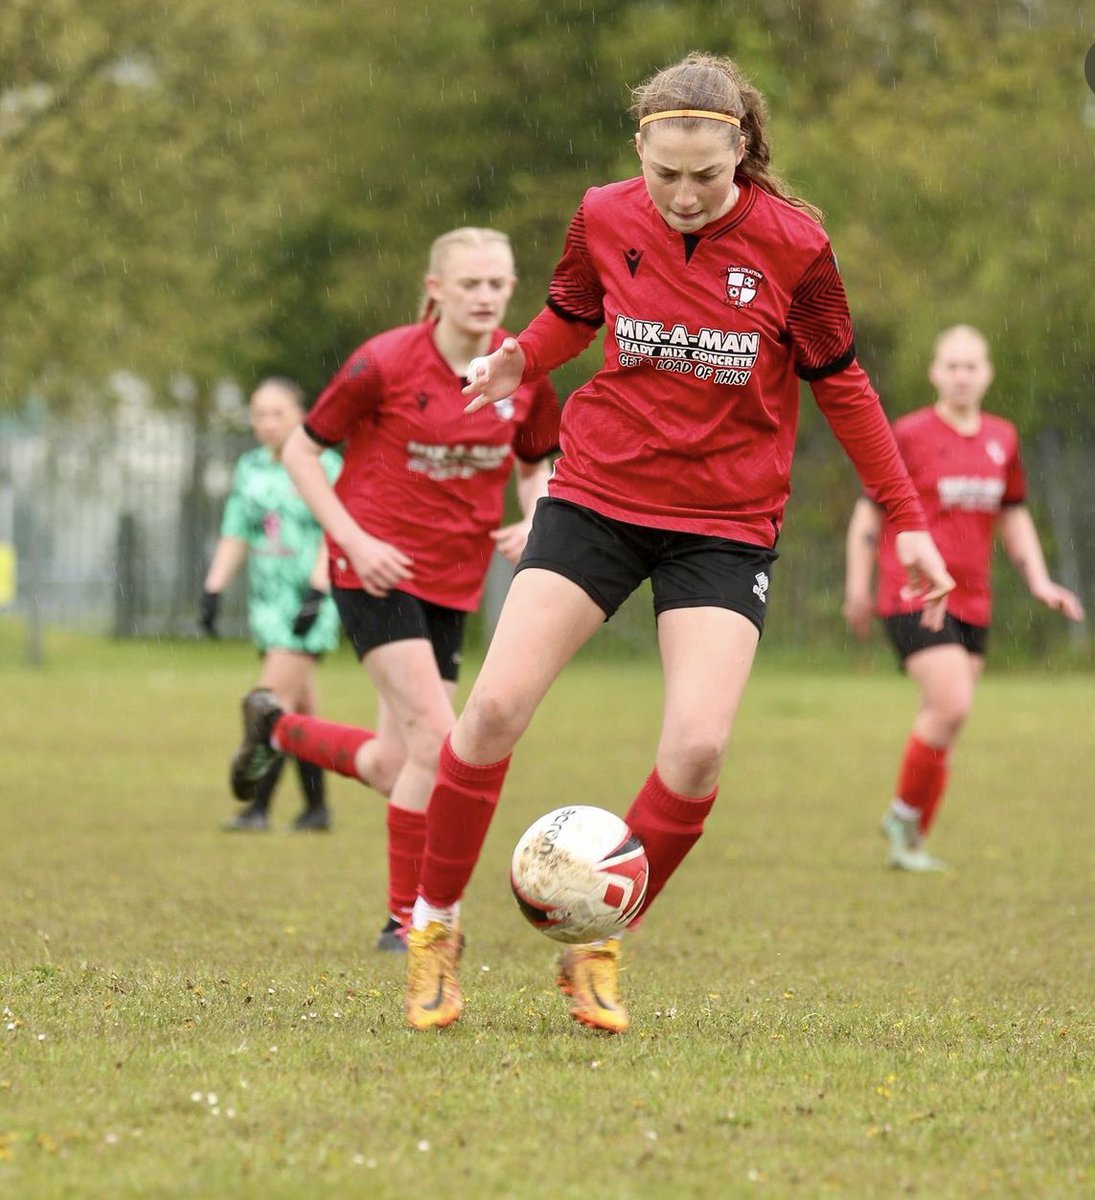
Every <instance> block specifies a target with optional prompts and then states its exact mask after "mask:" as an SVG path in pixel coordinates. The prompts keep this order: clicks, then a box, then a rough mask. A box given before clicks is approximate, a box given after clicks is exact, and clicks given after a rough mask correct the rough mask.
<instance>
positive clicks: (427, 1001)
mask: <svg viewBox="0 0 1095 1200" xmlns="http://www.w3.org/2000/svg"><path fill="white" fill-rule="evenodd" d="M461 940H462V939H461V936H460V932H459V931H458V930H456V929H450V928H449V926H448V925H443V924H442V923H441V922H440V921H431V922H430V923H429V924H428V925H427V926H426V928H425V929H412V930H411V931H410V932H409V933H408V934H407V996H406V1001H405V1010H406V1013H407V1024H408V1025H410V1026H411V1028H412V1029H433V1028H435V1027H436V1028H438V1029H440V1028H443V1027H444V1026H445V1025H451V1024H452V1023H453V1022H454V1021H455V1020H456V1019H457V1018H458V1017H459V1016H460V1013H461V1011H462V1009H463V1007H464V1000H463V997H462V996H461V995H460V984H459V983H457V981H456V967H457V963H458V962H459V961H460V946H461Z"/></svg>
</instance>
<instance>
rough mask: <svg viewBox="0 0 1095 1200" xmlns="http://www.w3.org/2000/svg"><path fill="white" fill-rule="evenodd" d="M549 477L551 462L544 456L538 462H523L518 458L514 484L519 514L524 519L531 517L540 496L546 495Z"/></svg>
mask: <svg viewBox="0 0 1095 1200" xmlns="http://www.w3.org/2000/svg"><path fill="white" fill-rule="evenodd" d="M550 478H551V463H550V462H549V461H548V460H547V459H546V458H545V459H543V460H542V461H540V462H538V463H523V462H521V461H520V459H518V461H517V474H516V478H515V481H514V484H515V487H516V489H517V503H518V505H519V506H520V509H521V515H522V516H523V517H524V518H525V519H526V520H528V519H530V518H531V517H532V514H533V512H534V511H535V509H536V502H537V501H538V500H539V499H540V497H541V496H546V495H547V485H548V480H549V479H550Z"/></svg>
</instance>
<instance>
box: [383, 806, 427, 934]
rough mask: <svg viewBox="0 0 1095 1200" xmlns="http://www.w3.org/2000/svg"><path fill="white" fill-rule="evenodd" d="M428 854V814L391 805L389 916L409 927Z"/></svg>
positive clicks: (389, 829) (389, 828) (389, 810)
mask: <svg viewBox="0 0 1095 1200" xmlns="http://www.w3.org/2000/svg"><path fill="white" fill-rule="evenodd" d="M425 851H426V814H425V813H424V812H412V811H411V810H410V809H409V808H396V806H395V805H394V804H389V805H388V912H389V913H390V914H391V915H392V916H393V917H398V918H399V919H400V920H401V921H402V922H403V924H404V925H406V924H409V922H410V919H411V909H412V908H414V898H415V896H416V895H417V894H418V877H419V875H420V874H421V873H422V858H423V855H424V854H425Z"/></svg>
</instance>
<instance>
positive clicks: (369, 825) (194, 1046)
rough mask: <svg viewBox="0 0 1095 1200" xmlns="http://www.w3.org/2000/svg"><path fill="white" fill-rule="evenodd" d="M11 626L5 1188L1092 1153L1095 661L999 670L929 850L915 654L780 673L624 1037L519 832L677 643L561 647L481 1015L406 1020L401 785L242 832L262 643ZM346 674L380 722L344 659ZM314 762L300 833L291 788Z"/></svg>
mask: <svg viewBox="0 0 1095 1200" xmlns="http://www.w3.org/2000/svg"><path fill="white" fill-rule="evenodd" d="M47 648H48V655H49V656H48V664H47V666H46V667H45V668H44V669H42V670H40V671H33V670H30V669H28V668H26V667H23V666H21V665H19V662H18V651H17V648H16V645H15V643H14V641H13V640H12V638H11V636H8V639H7V640H6V641H5V640H4V637H3V636H2V635H0V685H2V688H3V697H4V703H3V712H4V719H3V729H4V732H3V736H2V738H0V820H2V826H0V828H2V830H3V834H2V839H0V1009H2V1010H3V1019H2V1021H0V1195H3V1196H5V1197H11V1198H12V1200H15V1198H17V1197H18V1198H22V1197H34V1198H35V1200H37V1198H39V1197H43V1198H47V1197H55V1196H57V1197H59V1196H80V1197H92V1196H111V1197H136V1196H141V1197H144V1196H195V1197H197V1196H202V1197H205V1196H210V1197H213V1196H216V1197H223V1196H260V1195H261V1196H262V1197H265V1198H276V1197H301V1196H305V1197H308V1196H332V1197H344V1196H368V1197H378V1198H381V1197H383V1198H386V1197H420V1196H421V1197H429V1196H438V1197H514V1198H517V1200H524V1198H536V1197H547V1196H553V1197H565V1198H570V1197H575V1198H576V1197H596V1198H599V1200H600V1198H603V1200H616V1198H625V1197H661V1196H666V1197H727V1196H729V1197H736V1196H772V1197H775V1196H794V1197H813V1196H847V1197H875V1196H877V1197H889V1196H909V1195H913V1196H922V1197H969V1196H990V1197H995V1196H1016V1197H1020V1196H1021V1197H1072V1196H1075V1197H1081V1196H1087V1195H1091V1194H1092V1192H1093V1191H1095V1171H1093V1169H1092V1158H1093V1151H1092V1147H1093V1145H1095V1125H1093V1120H1092V1106H1093V1098H1095V1088H1093V1071H1092V1049H1093V1041H1092V1033H1093V1026H1092V1018H1093V994H1095V987H1093V983H1095V972H1093V963H1092V930H1093V921H1092V916H1093V907H1092V872H1091V867H1092V858H1091V847H1092V832H1093V818H1092V799H1093V796H1095V753H1093V751H1095V715H1093V713H1095V704H1093V698H1095V688H1093V682H1092V678H1091V676H1090V675H1081V674H1077V675H1060V674H1058V675H1054V676H1047V675H1044V674H1043V675H1038V674H1022V675H998V676H993V675H991V674H990V676H989V677H988V678H987V679H986V681H985V683H984V684H983V687H982V690H981V693H980V695H979V704H978V710H977V712H976V714H975V717H974V720H973V722H972V723H971V725H970V728H969V730H968V731H967V735H966V737H965V739H964V741H963V743H962V746H961V748H960V752H959V755H958V758H957V761H956V764H955V769H954V773H953V787H952V792H951V795H950V796H949V798H948V802H947V805H946V807H945V809H944V812H943V815H942V818H941V821H940V827H939V831H938V835H937V837H936V838H935V846H934V849H935V851H936V852H937V853H939V854H940V855H941V856H942V857H944V858H947V859H949V860H951V861H952V863H953V864H954V868H955V869H954V870H953V871H952V872H951V873H950V874H948V875H946V876H941V877H925V878H917V877H906V876H895V875H893V874H891V873H889V872H887V871H886V870H884V869H883V867H882V860H883V845H882V841H881V839H880V837H879V835H878V832H877V821H878V817H879V816H880V814H881V811H882V808H883V805H884V802H885V800H886V799H887V797H888V794H889V789H890V787H891V784H892V776H893V774H894V770H895V766H896V756H897V753H898V750H899V747H900V745H901V744H902V742H903V741H904V736H905V730H906V726H907V723H908V720H909V717H910V714H911V706H912V701H913V696H912V691H911V688H910V686H909V685H908V684H907V682H906V681H904V680H903V679H901V678H900V677H899V676H898V675H897V674H896V672H894V671H893V669H892V668H891V667H890V666H889V665H888V664H887V665H886V666H885V667H884V668H883V667H879V668H878V669H874V670H867V669H865V668H863V667H862V665H861V667H860V668H859V669H858V670H857V668H856V667H855V664H854V663H852V662H845V663H843V664H842V666H841V667H839V668H837V669H835V670H828V671H823V670H821V669H819V668H817V667H816V666H815V667H814V668H813V669H810V670H806V669H793V668H791V667H790V666H787V665H784V664H777V663H776V662H775V661H774V660H773V661H770V662H766V661H765V656H764V654H763V653H762V656H761V662H760V664H759V666H758V668H757V670H756V672H755V674H754V678H753V682H752V684H751V685H750V690H749V692H748V694H747V696H746V702H745V706H744V709H743V711H742V714H741V716H740V719H739V723H738V727H737V730H736V733H735V742H734V745H733V746H732V748H731V754H730V758H729V761H728V765H727V768H726V771H725V773H724V777H723V783H722V797H721V799H720V803H719V805H718V806H717V807H716V810H715V813H714V815H713V817H712V820H711V822H710V823H709V826H708V833H707V836H706V837H705V838H704V839H703V841H702V842H701V843H700V845H699V847H698V848H697V849H696V851H695V852H694V854H693V855H692V857H691V859H690V860H689V862H688V863H687V864H686V867H685V869H684V870H683V871H682V872H681V874H680V875H679V876H678V877H677V878H676V879H674V881H673V883H672V884H671V885H670V887H669V889H668V890H667V891H666V893H665V895H664V897H663V899H662V901H661V902H660V903H659V905H658V907H657V908H656V909H655V910H654V911H653V912H652V914H651V917H650V918H649V919H648V921H647V922H646V924H645V927H644V929H643V931H642V932H641V933H639V934H637V935H636V936H635V937H634V939H633V944H632V945H631V946H629V949H628V959H627V966H628V969H627V971H626V973H625V975H624V985H625V991H626V994H627V997H628V1001H629V1007H630V1009H631V1013H632V1031H631V1033H630V1034H628V1035H626V1036H625V1037H621V1038H616V1039H612V1038H609V1037H606V1036H604V1035H599V1034H596V1033H593V1032H590V1031H587V1030H583V1029H582V1028H580V1027H578V1026H577V1025H575V1024H574V1023H573V1022H571V1021H570V1019H569V1018H568V1016H567V1013H566V1005H565V1002H564V1001H563V999H562V998H561V997H560V996H558V995H557V994H556V992H555V990H554V988H553V986H552V962H553V952H552V946H551V943H549V942H548V941H546V940H545V939H543V938H541V937H540V936H539V935H537V934H536V933H534V932H533V931H532V930H531V929H529V928H528V927H527V926H526V925H525V924H524V922H523V921H522V919H521V917H520V915H519V914H518V912H517V909H516V907H515V906H514V904H513V902H512V899H511V898H510V896H509V895H508V885H507V879H506V873H507V865H508V857H509V851H510V849H511V847H512V845H513V843H514V841H515V840H516V838H517V836H518V835H519V833H520V832H521V831H522V830H523V829H524V827H525V826H526V825H527V824H528V823H529V822H530V821H531V820H532V819H533V818H534V817H536V816H538V815H539V814H540V813H541V812H543V811H545V810H547V809H548V808H551V807H554V806H555V805H557V804H559V803H563V802H568V801H580V802H591V803H600V804H602V805H603V806H605V807H608V808H612V809H615V810H616V811H623V810H624V808H625V807H626V805H627V804H628V802H629V800H630V798H631V795H632V793H633V792H634V790H635V789H636V788H637V787H638V785H639V783H640V782H641V780H642V778H643V777H644V776H645V774H646V773H647V771H648V770H649V766H650V757H651V750H652V746H653V741H654V738H655V736H656V730H657V725H658V719H659V710H660V686H659V676H658V670H657V667H656V665H655V664H653V663H645V662H615V663H606V662H595V661H591V660H584V661H581V662H579V663H577V664H575V665H574V666H573V667H572V669H571V670H570V671H569V672H568V673H567V674H566V675H565V676H564V678H563V680H562V681H561V683H560V684H559V685H558V687H557V688H556V690H555V691H554V692H553V693H552V695H551V696H550V697H549V700H548V702H547V703H546V704H545V706H544V708H543V709H542V710H541V713H540V714H539V716H538V718H537V721H536V723H535V724H534V726H533V728H532V730H531V731H530V732H529V734H528V735H527V737H526V739H525V741H524V742H523V743H522V746H521V749H520V752H519V755H518V758H517V760H516V762H515V765H514V767H513V770H512V773H511V777H510V781H509V784H508V785H507V792H506V796H505V797H504V800H503V804H502V806H501V808H500V810H499V814H498V818H497V820H496V822H495V825H494V827H493V829H492V831H491V836H490V838H489V839H488V843H487V848H486V852H485V855H484V859H483V862H482V863H481V866H480V869H479V871H478V873H477V875H476V877H475V879H474V881H473V885H472V888H471V890H470V892H469V895H468V897H467V900H466V903H465V914H466V923H467V929H468V937H469V944H468V950H467V953H466V955H465V959H464V963H465V967H464V971H463V982H464V990H465V993H466V997H467V1008H466V1012H465V1016H464V1019H463V1020H462V1021H461V1022H459V1024H458V1025H456V1026H455V1027H453V1028H452V1029H450V1030H447V1031H443V1032H441V1033H438V1034H433V1035H422V1034H413V1033H411V1032H409V1031H407V1030H406V1029H405V1028H404V1027H403V1024H402V1014H401V987H402V962H401V961H397V960H396V959H395V958H394V957H393V956H382V955H379V954H377V953H376V952H375V951H374V950H373V949H372V941H373V938H374V936H375V933H376V929H377V928H378V926H379V924H380V921H381V918H382V915H383V913H382V909H383V882H384V855H383V846H384V839H383V807H382V804H381V802H380V801H379V800H378V799H377V798H376V797H375V796H374V795H373V794H371V793H369V792H367V791H365V790H364V789H359V788H357V787H355V786H354V785H352V784H351V783H349V782H346V781H343V780H336V781H335V782H334V783H333V784H332V805H333V808H334V810H335V815H336V830H335V832H334V833H333V834H332V835H330V836H322V835H319V836H316V835H308V836H303V837H302V836H299V835H298V836H290V835H287V834H284V833H282V832H272V833H270V834H268V835H234V836H229V835H226V834H223V833H221V832H220V831H219V822H220V821H221V820H222V819H223V818H225V817H226V816H228V815H229V814H230V812H231V811H232V805H231V802H230V801H229V800H228V798H227V795H226V791H225V785H224V776H225V763H226V756H227V755H228V753H229V752H230V751H231V749H232V746H233V744H234V741H235V738H236V722H237V717H236V699H237V697H238V696H239V694H240V693H241V692H242V691H243V690H244V689H245V688H246V687H247V686H249V685H250V683H251V681H252V678H253V676H254V674H255V671H256V662H255V659H254V656H253V653H252V652H250V651H249V650H247V649H246V648H245V647H242V646H236V645H210V644H164V645H153V644H121V645H115V644H110V643H106V642H90V641H85V640H80V639H75V638H61V637H58V636H54V637H53V638H51V640H50V643H49V645H48V647H47ZM322 683H323V689H324V700H325V708H326V711H327V713H328V714H329V715H331V716H334V717H337V718H341V719H347V720H350V719H355V720H359V721H362V722H364V721H366V720H367V719H368V718H369V716H370V715H371V711H372V701H371V697H370V695H369V693H368V690H367V688H366V687H365V686H364V684H363V682H362V681H361V679H360V678H359V675H358V668H357V667H356V665H355V664H353V663H352V661H350V659H349V658H346V657H343V656H341V655H340V656H337V657H336V658H335V659H333V660H332V661H331V662H329V663H327V664H325V666H324V668H323V674H322ZM295 792H296V781H295V778H294V777H290V776H289V775H288V773H287V776H286V780H285V782H283V784H282V791H281V793H280V794H279V797H278V802H277V806H276V817H277V818H278V824H279V827H283V826H284V825H285V824H286V823H287V822H288V821H289V820H290V819H291V817H292V816H293V815H294V814H295V812H296V809H297V806H298V798H297V796H296V794H295Z"/></svg>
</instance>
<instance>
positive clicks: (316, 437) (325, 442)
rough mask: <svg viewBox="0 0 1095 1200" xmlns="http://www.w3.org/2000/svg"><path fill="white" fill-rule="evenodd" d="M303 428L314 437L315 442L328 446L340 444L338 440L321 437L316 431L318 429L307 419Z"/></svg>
mask: <svg viewBox="0 0 1095 1200" xmlns="http://www.w3.org/2000/svg"><path fill="white" fill-rule="evenodd" d="M303 428H304V432H305V433H306V434H307V435H308V436H309V437H310V438H311V439H312V441H313V442H315V443H316V444H317V445H319V446H326V447H328V448H330V447H331V446H337V445H338V442H330V441H328V440H327V439H326V438H324V437H320V436H319V434H318V433H316V431H315V430H314V429H312V428H310V427H309V425H308V422H307V421H305V422H304V426H303Z"/></svg>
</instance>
